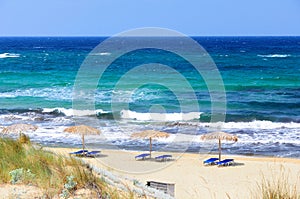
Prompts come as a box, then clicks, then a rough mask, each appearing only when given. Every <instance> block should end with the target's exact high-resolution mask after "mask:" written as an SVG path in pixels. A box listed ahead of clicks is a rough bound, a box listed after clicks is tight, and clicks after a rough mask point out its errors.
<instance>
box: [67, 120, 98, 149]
mask: <svg viewBox="0 0 300 199" xmlns="http://www.w3.org/2000/svg"><path fill="white" fill-rule="evenodd" d="M64 132H68V133H75V134H81V136H82V150H84V148H85V144H84V136H85V135H99V134H100V133H101V132H100V130H99V129H95V128H93V127H90V126H86V125H78V126H71V127H68V128H66V129H65V130H64Z"/></svg>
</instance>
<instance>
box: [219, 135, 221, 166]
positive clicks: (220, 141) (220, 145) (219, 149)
mask: <svg viewBox="0 0 300 199" xmlns="http://www.w3.org/2000/svg"><path fill="white" fill-rule="evenodd" d="M219 161H221V139H219Z"/></svg>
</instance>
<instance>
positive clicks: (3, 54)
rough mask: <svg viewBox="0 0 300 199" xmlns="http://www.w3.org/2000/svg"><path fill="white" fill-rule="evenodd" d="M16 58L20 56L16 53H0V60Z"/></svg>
mask: <svg viewBox="0 0 300 199" xmlns="http://www.w3.org/2000/svg"><path fill="white" fill-rule="evenodd" d="M16 57H20V54H16V53H2V54H0V59H3V58H16Z"/></svg>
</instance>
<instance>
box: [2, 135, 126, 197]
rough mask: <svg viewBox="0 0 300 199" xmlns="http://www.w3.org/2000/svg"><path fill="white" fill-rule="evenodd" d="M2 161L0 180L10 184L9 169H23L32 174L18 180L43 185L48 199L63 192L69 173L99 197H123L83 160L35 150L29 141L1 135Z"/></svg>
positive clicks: (77, 184)
mask: <svg viewBox="0 0 300 199" xmlns="http://www.w3.org/2000/svg"><path fill="white" fill-rule="evenodd" d="M26 143H29V142H26ZM0 160H1V162H0V183H11V175H10V172H11V171H13V170H16V169H21V168H22V170H24V172H26V173H27V174H30V175H27V174H26V175H24V176H23V177H22V180H20V182H16V183H22V184H31V185H35V186H37V187H40V188H41V189H43V190H45V195H46V196H48V197H49V198H52V197H53V196H54V195H58V194H60V193H61V192H62V191H63V189H64V185H65V183H66V181H67V178H68V176H73V177H74V181H76V189H80V188H86V189H90V190H93V192H95V194H96V195H97V196H98V197H97V198H99V197H100V198H104V197H102V196H105V198H112V199H113V198H122V196H121V195H120V194H119V193H118V192H117V191H116V190H115V189H114V188H112V187H109V186H108V185H106V183H105V182H104V181H103V180H101V178H99V177H97V176H95V175H94V174H93V173H92V171H91V170H90V169H89V168H87V166H85V165H83V164H82V163H81V162H80V161H78V160H76V159H74V158H71V157H70V158H66V157H62V156H58V155H54V154H52V153H50V152H46V151H43V150H40V149H35V147H33V146H32V145H31V144H30V143H29V144H23V143H22V141H21V142H20V141H14V140H12V139H7V138H0Z"/></svg>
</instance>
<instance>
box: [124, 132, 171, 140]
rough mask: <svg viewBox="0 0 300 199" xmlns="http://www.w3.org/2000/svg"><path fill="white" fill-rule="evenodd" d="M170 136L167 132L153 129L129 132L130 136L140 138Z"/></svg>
mask: <svg viewBox="0 0 300 199" xmlns="http://www.w3.org/2000/svg"><path fill="white" fill-rule="evenodd" d="M169 136H170V134H169V133H166V132H161V131H154V130H145V131H142V132H138V133H133V134H131V136H130V137H131V138H142V139H149V138H168V137H169Z"/></svg>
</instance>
